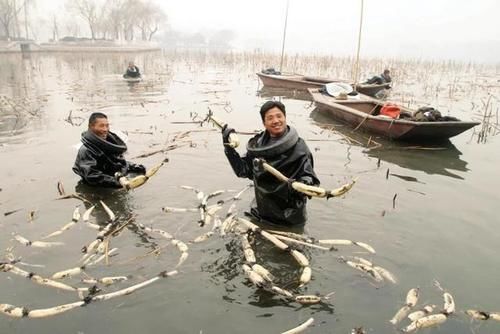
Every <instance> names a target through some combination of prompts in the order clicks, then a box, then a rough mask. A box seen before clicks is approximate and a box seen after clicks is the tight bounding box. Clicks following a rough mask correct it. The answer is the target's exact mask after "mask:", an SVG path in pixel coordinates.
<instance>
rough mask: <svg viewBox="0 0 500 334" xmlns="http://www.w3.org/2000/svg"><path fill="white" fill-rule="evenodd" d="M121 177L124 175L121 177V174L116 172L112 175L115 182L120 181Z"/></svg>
mask: <svg viewBox="0 0 500 334" xmlns="http://www.w3.org/2000/svg"><path fill="white" fill-rule="evenodd" d="M123 176H125V175H123V174H122V173H121V172H116V173H115V175H114V177H115V179H116V181H118V180H120V178H122V177H123Z"/></svg>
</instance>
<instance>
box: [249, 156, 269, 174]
mask: <svg viewBox="0 0 500 334" xmlns="http://www.w3.org/2000/svg"><path fill="white" fill-rule="evenodd" d="M264 162H266V161H265V160H264V159H259V158H255V159H253V160H252V164H253V167H254V169H255V170H256V171H257V172H263V171H264V166H263V164H264Z"/></svg>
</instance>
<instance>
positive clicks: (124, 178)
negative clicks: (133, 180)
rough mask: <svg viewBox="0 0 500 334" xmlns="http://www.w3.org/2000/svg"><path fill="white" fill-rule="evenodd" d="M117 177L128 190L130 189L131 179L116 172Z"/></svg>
mask: <svg viewBox="0 0 500 334" xmlns="http://www.w3.org/2000/svg"><path fill="white" fill-rule="evenodd" d="M115 179H116V180H117V181H118V183H120V184H121V185H122V187H123V188H125V189H127V190H128V189H130V185H129V181H128V179H127V178H126V177H125V176H123V174H122V173H120V172H116V173H115Z"/></svg>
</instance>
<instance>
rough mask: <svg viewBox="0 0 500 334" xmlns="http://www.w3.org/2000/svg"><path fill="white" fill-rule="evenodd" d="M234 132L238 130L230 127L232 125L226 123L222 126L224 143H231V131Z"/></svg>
mask: <svg viewBox="0 0 500 334" xmlns="http://www.w3.org/2000/svg"><path fill="white" fill-rule="evenodd" d="M234 132H236V130H235V129H233V128H230V127H228V126H227V124H225V125H224V126H223V127H222V130H221V133H222V143H223V144H229V135H230V134H231V133H234Z"/></svg>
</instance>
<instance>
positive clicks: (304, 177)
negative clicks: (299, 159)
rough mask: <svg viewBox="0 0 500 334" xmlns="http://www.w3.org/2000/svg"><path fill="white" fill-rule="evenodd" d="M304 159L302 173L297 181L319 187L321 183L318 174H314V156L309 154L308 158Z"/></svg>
mask: <svg viewBox="0 0 500 334" xmlns="http://www.w3.org/2000/svg"><path fill="white" fill-rule="evenodd" d="M304 159H305V161H304V164H303V165H302V172H301V175H300V177H299V178H298V179H297V181H298V182H302V183H304V184H307V185H310V186H319V185H320V181H319V179H318V177H317V176H316V173H315V172H314V160H313V157H312V154H311V153H309V154H307V156H306V158H304Z"/></svg>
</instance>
